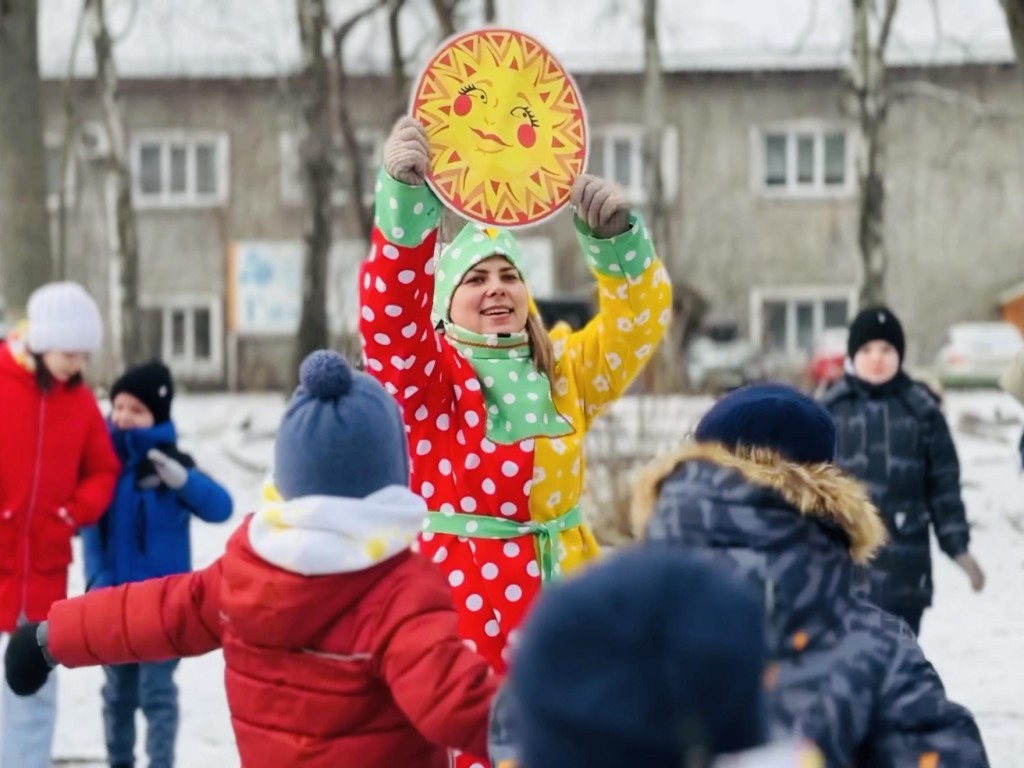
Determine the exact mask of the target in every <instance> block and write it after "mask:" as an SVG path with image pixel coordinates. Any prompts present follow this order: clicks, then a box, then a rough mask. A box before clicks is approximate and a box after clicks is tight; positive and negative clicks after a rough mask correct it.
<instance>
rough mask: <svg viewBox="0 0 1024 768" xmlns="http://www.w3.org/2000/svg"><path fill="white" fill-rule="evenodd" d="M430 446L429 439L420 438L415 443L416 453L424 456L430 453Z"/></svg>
mask: <svg viewBox="0 0 1024 768" xmlns="http://www.w3.org/2000/svg"><path fill="white" fill-rule="evenodd" d="M430 448H431V445H430V441H429V440H420V441H419V442H418V443H416V455H417V456H426V455H427V454H428V453H430Z"/></svg>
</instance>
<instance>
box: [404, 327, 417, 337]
mask: <svg viewBox="0 0 1024 768" xmlns="http://www.w3.org/2000/svg"><path fill="white" fill-rule="evenodd" d="M402 335H403V336H404V337H405V338H407V339H411V338H412V337H413V336H415V335H416V323H409V324H408V325H407V326H405V327H404V328H402Z"/></svg>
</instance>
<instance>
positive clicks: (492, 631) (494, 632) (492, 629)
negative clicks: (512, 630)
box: [484, 619, 501, 637]
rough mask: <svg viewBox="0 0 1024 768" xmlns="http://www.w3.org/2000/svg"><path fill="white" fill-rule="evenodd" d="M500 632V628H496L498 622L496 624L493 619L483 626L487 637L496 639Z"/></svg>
mask: <svg viewBox="0 0 1024 768" xmlns="http://www.w3.org/2000/svg"><path fill="white" fill-rule="evenodd" d="M500 632H501V628H500V627H499V626H498V622H496V621H495V620H494V619H491V620H490V621H488V622H487V623H486V624H484V634H486V635H487V636H488V637H497V636H498V634H499V633H500Z"/></svg>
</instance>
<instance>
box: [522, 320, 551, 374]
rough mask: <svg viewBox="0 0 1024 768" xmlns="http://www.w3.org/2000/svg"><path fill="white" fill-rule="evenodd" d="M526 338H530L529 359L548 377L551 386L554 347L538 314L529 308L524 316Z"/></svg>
mask: <svg viewBox="0 0 1024 768" xmlns="http://www.w3.org/2000/svg"><path fill="white" fill-rule="evenodd" d="M525 330H526V338H528V339H529V340H530V359H531V360H533V364H534V365H535V366H537V370H538V371H540V372H541V373H543V374H544V375H545V376H547V377H548V381H549V382H550V383H551V386H554V383H555V348H554V345H553V344H552V343H551V337H550V336H548V331H547V329H546V328H545V327H544V321H543V320H541V317H540V315H538V314H537V313H536V312H535V311H533V310H531V311H530V313H529V314H528V315H527V316H526V329H525Z"/></svg>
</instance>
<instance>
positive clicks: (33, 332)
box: [28, 283, 103, 354]
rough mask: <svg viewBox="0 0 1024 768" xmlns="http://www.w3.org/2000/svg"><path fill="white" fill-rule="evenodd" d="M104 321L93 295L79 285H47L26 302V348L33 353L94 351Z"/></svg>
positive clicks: (97, 344)
mask: <svg viewBox="0 0 1024 768" xmlns="http://www.w3.org/2000/svg"><path fill="white" fill-rule="evenodd" d="M102 336H103V320H102V319H101V318H100V308H99V307H98V306H96V302H95V301H94V300H93V298H92V296H90V295H89V294H88V293H86V291H85V289H84V288H83V287H82V286H80V285H79V284H78V283H48V284H46V285H44V286H43V287H41V288H38V289H36V290H35V291H34V292H33V293H32V295H31V296H30V297H29V299H28V348H29V349H30V350H32V351H33V352H36V353H38V354H42V353H43V352H54V351H56V352H93V351H95V350H96V349H98V348H99V346H100V339H101V338H102Z"/></svg>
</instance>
